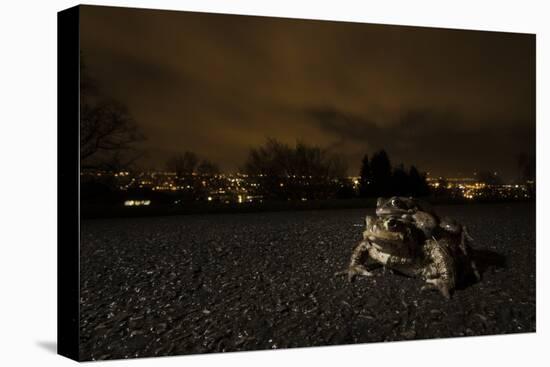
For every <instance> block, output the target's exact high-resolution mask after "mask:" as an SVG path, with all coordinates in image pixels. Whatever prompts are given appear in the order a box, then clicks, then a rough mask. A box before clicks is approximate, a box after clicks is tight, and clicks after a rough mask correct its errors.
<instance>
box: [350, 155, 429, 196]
mask: <svg viewBox="0 0 550 367" xmlns="http://www.w3.org/2000/svg"><path fill="white" fill-rule="evenodd" d="M429 193H430V190H429V186H428V183H427V182H426V176H425V174H423V173H420V172H419V171H418V169H417V168H416V167H415V166H410V168H409V169H408V170H407V169H405V166H404V165H403V164H399V165H398V166H397V167H395V168H392V165H391V162H390V159H389V157H388V154H387V153H386V151H384V150H380V151H378V152H376V153H374V154H373V156H372V158H371V159H370V160H369V157H368V155H365V156H364V157H363V160H362V162H361V170H360V181H359V195H360V196H362V197H376V196H393V195H400V196H426V195H428V194H429Z"/></svg>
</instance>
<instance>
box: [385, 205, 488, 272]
mask: <svg viewBox="0 0 550 367" xmlns="http://www.w3.org/2000/svg"><path fill="white" fill-rule="evenodd" d="M376 215H377V216H380V217H389V218H399V219H400V220H403V221H407V222H410V223H411V224H413V225H414V226H416V227H417V228H418V229H420V230H421V231H422V232H423V233H424V235H425V237H426V239H427V240H430V241H441V242H442V243H443V244H444V245H445V246H446V247H448V248H449V249H450V251H451V253H452V254H453V256H454V258H455V259H457V260H459V262H460V268H461V270H462V271H461V274H462V275H464V276H465V277H467V276H470V275H471V276H473V277H474V278H475V280H476V281H479V280H480V279H481V276H480V273H479V271H478V269H477V265H476V263H475V260H474V258H473V249H472V244H473V243H474V239H473V238H472V236H471V235H470V233H469V230H468V228H467V226H465V225H463V224H461V223H459V222H458V221H456V220H455V219H454V218H450V217H448V216H442V217H440V216H438V215H437V214H436V212H435V211H434V209H433V208H432V207H431V205H430V204H428V203H427V202H425V201H423V200H420V199H417V198H413V197H403V196H393V197H390V198H383V197H379V198H378V200H377V202H376Z"/></svg>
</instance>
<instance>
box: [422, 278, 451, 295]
mask: <svg viewBox="0 0 550 367" xmlns="http://www.w3.org/2000/svg"><path fill="white" fill-rule="evenodd" d="M426 283H427V284H424V285H423V286H422V288H420V290H421V291H427V290H433V289H436V290H438V291H439V292H440V293H441V295H443V297H445V298H446V299H450V298H451V290H450V287H449V285H448V283H447V282H445V281H443V280H442V279H427V280H426Z"/></svg>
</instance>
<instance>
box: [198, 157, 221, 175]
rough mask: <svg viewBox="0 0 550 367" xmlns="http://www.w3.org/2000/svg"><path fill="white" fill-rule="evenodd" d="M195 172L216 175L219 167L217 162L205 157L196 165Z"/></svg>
mask: <svg viewBox="0 0 550 367" xmlns="http://www.w3.org/2000/svg"><path fill="white" fill-rule="evenodd" d="M197 173H199V174H201V175H216V174H218V173H220V168H219V167H218V165H217V164H215V163H213V162H211V161H209V160H207V159H203V160H202V161H201V163H200V164H199V165H198V167H197Z"/></svg>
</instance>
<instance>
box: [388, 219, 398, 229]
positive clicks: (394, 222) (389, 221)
mask: <svg viewBox="0 0 550 367" xmlns="http://www.w3.org/2000/svg"><path fill="white" fill-rule="evenodd" d="M396 225H397V220H396V219H393V218H392V219H390V220H388V227H389V228H394V227H395V226H396Z"/></svg>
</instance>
